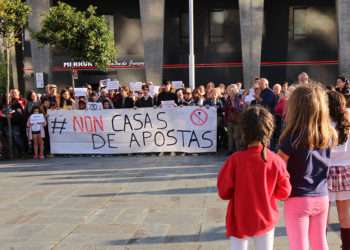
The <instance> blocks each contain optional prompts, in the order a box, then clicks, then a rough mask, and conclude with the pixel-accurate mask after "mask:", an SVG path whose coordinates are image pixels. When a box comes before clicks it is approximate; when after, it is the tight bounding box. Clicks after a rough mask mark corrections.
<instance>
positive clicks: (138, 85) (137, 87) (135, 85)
mask: <svg viewBox="0 0 350 250" xmlns="http://www.w3.org/2000/svg"><path fill="white" fill-rule="evenodd" d="M142 85H143V83H142V82H129V88H130V90H131V91H141V90H142Z"/></svg>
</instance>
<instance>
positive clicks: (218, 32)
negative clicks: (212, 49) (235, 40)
mask: <svg viewBox="0 0 350 250" xmlns="http://www.w3.org/2000/svg"><path fill="white" fill-rule="evenodd" d="M224 24H225V11H224V10H211V11H210V12H209V38H210V39H209V40H210V42H211V43H217V42H222V41H224Z"/></svg>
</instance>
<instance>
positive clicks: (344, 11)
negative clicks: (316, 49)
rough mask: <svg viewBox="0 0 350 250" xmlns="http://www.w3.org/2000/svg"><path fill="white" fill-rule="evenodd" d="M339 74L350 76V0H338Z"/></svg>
mask: <svg viewBox="0 0 350 250" xmlns="http://www.w3.org/2000/svg"><path fill="white" fill-rule="evenodd" d="M336 4H337V23H338V67H339V74H340V75H345V76H347V77H349V76H350V16H349V10H350V1H349V0H337V3H336Z"/></svg>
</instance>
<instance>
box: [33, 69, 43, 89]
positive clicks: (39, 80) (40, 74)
mask: <svg viewBox="0 0 350 250" xmlns="http://www.w3.org/2000/svg"><path fill="white" fill-rule="evenodd" d="M35 83H36V87H37V88H38V89H42V88H44V73H43V72H37V73H35Z"/></svg>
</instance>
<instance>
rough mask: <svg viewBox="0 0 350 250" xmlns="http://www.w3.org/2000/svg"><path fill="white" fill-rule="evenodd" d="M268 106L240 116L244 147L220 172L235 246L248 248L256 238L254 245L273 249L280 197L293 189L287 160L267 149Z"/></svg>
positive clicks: (242, 249)
mask: <svg viewBox="0 0 350 250" xmlns="http://www.w3.org/2000/svg"><path fill="white" fill-rule="evenodd" d="M273 124H274V122H273V116H272V115H271V113H270V112H269V111H267V110H266V109H265V108H262V107H258V106H254V107H251V108H249V109H247V110H246V111H245V112H244V113H243V115H242V119H241V124H240V125H241V130H242V133H243V140H244V144H245V150H243V151H239V152H236V153H234V154H233V155H231V156H230V157H229V158H228V160H226V162H225V164H224V166H223V167H222V169H221V171H220V173H219V176H218V183H217V187H218V193H219V196H220V197H221V198H222V199H223V200H229V204H228V208H227V215H226V235H227V237H230V238H231V246H232V250H247V249H248V240H249V238H253V240H254V243H255V249H257V250H272V249H273V238H274V228H275V225H276V224H277V222H278V208H277V200H284V199H287V198H288V196H289V194H290V192H291V185H290V183H289V175H288V172H287V169H286V164H285V163H284V161H283V160H282V159H281V158H280V157H279V156H278V155H276V154H275V153H273V152H272V151H270V150H268V149H267V145H269V141H270V138H271V135H272V133H273V128H274V125H273Z"/></svg>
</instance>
